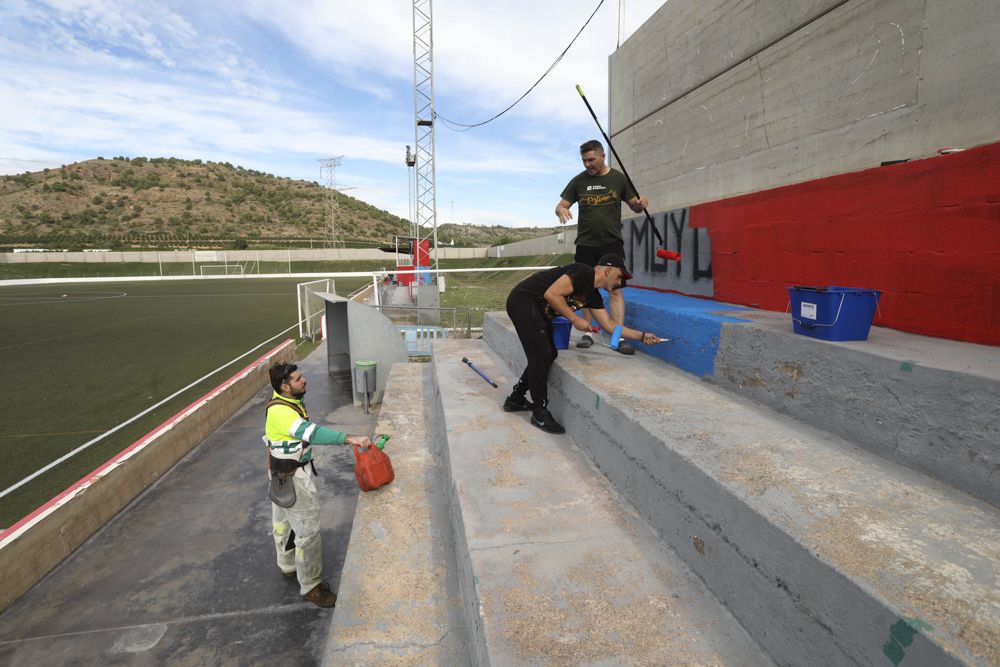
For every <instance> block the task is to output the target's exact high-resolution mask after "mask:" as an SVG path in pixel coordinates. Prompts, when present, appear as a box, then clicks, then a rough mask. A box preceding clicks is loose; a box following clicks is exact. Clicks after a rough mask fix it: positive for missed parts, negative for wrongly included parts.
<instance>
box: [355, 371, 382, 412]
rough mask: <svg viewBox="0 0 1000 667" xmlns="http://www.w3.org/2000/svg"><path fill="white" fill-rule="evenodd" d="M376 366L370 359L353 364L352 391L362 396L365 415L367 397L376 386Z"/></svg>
mask: <svg viewBox="0 0 1000 667" xmlns="http://www.w3.org/2000/svg"><path fill="white" fill-rule="evenodd" d="M377 368H378V364H377V363H376V362H374V361H371V360H370V359H361V360H358V361H355V362H354V391H355V392H356V393H360V394H364V401H363V402H364V405H365V414H368V396H369V394H371V393H372V392H373V391H375V389H376V387H377V384H378V375H377Z"/></svg>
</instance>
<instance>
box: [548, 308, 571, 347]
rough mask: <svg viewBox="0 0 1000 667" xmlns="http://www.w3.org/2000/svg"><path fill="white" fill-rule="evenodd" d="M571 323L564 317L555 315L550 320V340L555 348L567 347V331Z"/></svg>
mask: <svg viewBox="0 0 1000 667" xmlns="http://www.w3.org/2000/svg"><path fill="white" fill-rule="evenodd" d="M572 328H573V325H572V324H570V323H569V320H567V319H566V318H565V317H561V316H560V317H556V318H555V319H553V320H552V342H553V343H555V345H556V349H557V350H568V349H569V331H570V329H572Z"/></svg>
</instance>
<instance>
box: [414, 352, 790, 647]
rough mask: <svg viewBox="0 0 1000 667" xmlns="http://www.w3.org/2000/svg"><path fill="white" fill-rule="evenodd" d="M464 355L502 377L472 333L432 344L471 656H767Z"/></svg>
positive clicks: (436, 435) (565, 447) (561, 440)
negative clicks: (509, 407) (507, 405)
mask: <svg viewBox="0 0 1000 667" xmlns="http://www.w3.org/2000/svg"><path fill="white" fill-rule="evenodd" d="M463 357H468V358H469V359H470V360H471V361H472V362H473V363H474V364H475V365H476V367H477V368H478V369H479V370H481V371H482V372H484V373H485V374H486V375H487V376H489V377H491V378H492V379H493V380H494V381H495V382H497V383H499V384H500V385H501V387H505V386H506V387H509V386H510V385H511V384H512V383H513V381H514V377H513V375H512V374H511V373H510V371H509V370H508V369H507V368H506V366H505V365H504V364H503V362H502V361H501V360H500V359H499V358H498V357H497V356H495V355H494V354H493V353H492V352H491V351H490V350H489V349H488V348H487V347H486V345H485V344H484V343H483V342H482V341H476V340H446V341H436V342H435V344H434V358H433V361H432V362H431V365H432V368H433V372H434V384H435V391H436V393H437V394H438V401H437V402H436V403H435V404H434V407H435V415H434V417H433V418H432V438H433V439H434V440H435V441H437V442H440V443H441V444H442V446H443V451H442V455H443V458H445V460H446V462H447V464H446V466H445V469H446V470H447V471H449V472H450V475H451V479H450V482H449V485H448V486H449V493H450V494H451V511H452V516H453V527H454V535H455V544H456V552H457V555H458V558H457V560H458V563H459V570H460V586H461V588H462V593H463V603H464V610H465V615H466V618H467V623H468V627H469V632H470V645H471V647H472V650H473V655H472V656H471V662H472V663H474V664H496V665H541V664H546V665H551V664H560V665H564V664H566V665H568V664H574V665H575V664H589V665H620V664H650V665H693V664H699V665H701V664H704V665H741V666H749V665H770V664H773V663H772V662H771V661H770V660H769V659H768V658H767V657H766V656H765V655H764V654H763V653H762V652H761V651H760V649H759V647H758V646H757V645H756V644H755V643H754V642H753V641H752V640H751V639H750V637H749V636H748V635H747V633H746V632H745V631H744V630H743V628H742V627H740V625H739V624H738V623H737V622H736V621H735V619H733V617H732V616H731V615H730V614H729V612H728V611H726V610H725V609H724V608H723V607H722V606H721V605H720V604H719V603H718V601H717V600H716V599H715V598H714V597H713V596H712V595H711V593H710V592H709V591H707V590H706V588H705V587H704V585H703V584H702V582H701V581H700V580H699V579H698V578H697V577H696V576H694V574H693V573H692V572H691V571H690V570H689V569H688V568H687V567H686V566H685V565H684V564H683V562H681V560H680V559H679V558H678V557H677V555H676V554H674V553H673V552H672V551H671V550H669V549H667V548H665V546H664V545H663V543H662V542H661V541H660V540H659V539H658V538H657V537H656V535H655V534H654V533H653V532H652V531H651V530H650V529H649V527H648V525H647V524H646V523H645V522H644V521H643V520H642V519H641V517H638V516H637V515H636V514H635V513H634V512H632V511H631V510H630V509H629V507H628V505H627V503H624V502H623V501H622V499H621V498H620V497H619V496H618V494H616V493H615V491H614V490H613V489H612V488H611V487H610V485H609V484H608V483H607V480H605V479H604V477H603V476H602V475H601V474H600V473H599V472H598V471H597V470H595V469H594V468H593V467H592V466H591V465H590V464H589V462H588V461H587V460H586V457H584V456H583V454H582V452H580V450H579V449H578V448H576V447H575V446H574V445H573V444H572V442H571V441H570V440H569V438H567V437H566V436H556V435H551V434H548V433H545V432H543V431H540V430H538V429H536V428H534V427H533V426H531V425H529V423H528V419H527V413H505V412H503V410H502V407H501V406H502V404H503V400H504V397H505V393H506V392H505V391H504V389H494V388H493V387H491V386H490V385H488V384H487V383H486V382H484V381H483V379H482V378H480V377H479V376H478V375H477V374H476V373H475V372H473V370H472V369H470V368H469V367H468V366H466V365H465V364H463V363H462V358H463Z"/></svg>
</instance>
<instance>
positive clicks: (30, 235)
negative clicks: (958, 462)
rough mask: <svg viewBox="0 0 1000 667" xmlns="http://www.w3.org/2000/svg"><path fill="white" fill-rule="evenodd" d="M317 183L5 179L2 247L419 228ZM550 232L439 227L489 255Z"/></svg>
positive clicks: (322, 236) (180, 172)
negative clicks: (490, 249) (492, 249)
mask: <svg viewBox="0 0 1000 667" xmlns="http://www.w3.org/2000/svg"><path fill="white" fill-rule="evenodd" d="M329 195H330V191H329V190H328V189H326V188H324V187H322V186H320V185H319V184H317V183H314V182H311V181H302V180H293V179H290V178H282V177H277V176H273V175H271V174H266V173H264V172H260V171H255V170H253V169H244V168H243V167H236V166H233V165H231V164H229V163H218V162H202V161H201V160H179V159H176V158H144V157H136V158H126V157H116V158H110V159H105V158H97V159H94V160H86V161H84V162H77V163H75V164H70V165H65V166H63V167H61V168H59V169H44V170H42V171H37V172H25V173H23V174H19V175H16V176H3V177H0V246H5V248H3V249H7V248H10V247H13V246H17V247H33V246H34V247H49V248H52V247H58V248H60V249H70V250H72V249H76V248H165V249H169V248H191V247H195V248H226V247H236V248H244V247H255V248H266V247H311V246H312V247H325V246H329V245H331V243H332V237H331V233H330V222H329V221H330V210H331V208H333V210H334V220H335V228H336V244H337V245H338V246H346V247H371V246H377V245H386V244H391V242H392V237H393V236H394V235H397V234H398V235H404V236H405V235H408V234H409V233H410V230H411V227H410V222H409V221H408V220H405V219H403V218H400V217H397V216H395V215H392V214H391V213H389V212H387V211H385V210H382V209H379V208H378V207H376V206H373V205H371V204H368V203H366V202H363V201H361V200H360V199H356V198H354V197H351V196H349V195H345V194H343V193H339V192H335V193H333V195H334V197H335V198H336V205H335V206H334V207H331V202H330V199H329ZM551 233H553V230H551V229H545V228H530V229H526V228H507V227H500V226H490V227H487V226H480V225H439V226H438V240H439V242H440V243H441V244H446V243H449V242H451V241H454V244H455V245H457V246H469V245H476V246H483V245H494V244H499V243H510V242H512V241H516V240H521V239H526V238H534V237H536V236H544V235H546V234H551Z"/></svg>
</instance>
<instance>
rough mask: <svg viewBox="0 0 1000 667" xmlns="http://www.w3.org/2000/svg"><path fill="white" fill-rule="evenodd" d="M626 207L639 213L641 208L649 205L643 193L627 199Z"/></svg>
mask: <svg viewBox="0 0 1000 667" xmlns="http://www.w3.org/2000/svg"><path fill="white" fill-rule="evenodd" d="M628 207H629V208H630V209H632V210H633V211H634V212H636V213H641V212H642V210H643V209H645V208H648V207H649V200H648V199H646V197H645V195H642V196H639V197H633V198H632V199H629V200H628Z"/></svg>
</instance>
